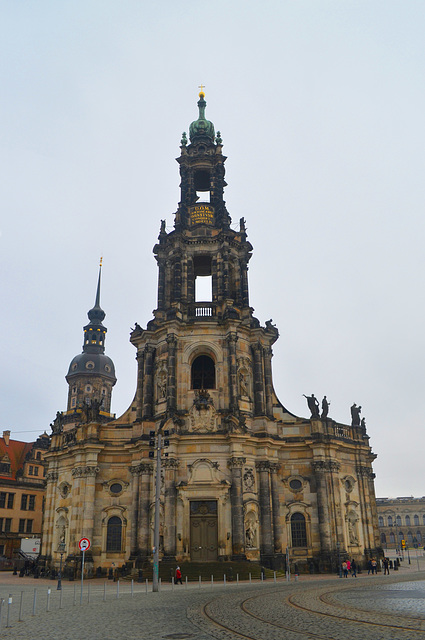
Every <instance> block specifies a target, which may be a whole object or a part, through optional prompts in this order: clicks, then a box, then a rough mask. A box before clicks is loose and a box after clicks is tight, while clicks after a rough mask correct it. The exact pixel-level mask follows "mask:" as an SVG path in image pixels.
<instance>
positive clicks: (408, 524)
mask: <svg viewBox="0 0 425 640" xmlns="http://www.w3.org/2000/svg"><path fill="white" fill-rule="evenodd" d="M406 527H410V516H406Z"/></svg>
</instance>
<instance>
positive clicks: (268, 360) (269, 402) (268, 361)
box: [264, 347, 273, 419]
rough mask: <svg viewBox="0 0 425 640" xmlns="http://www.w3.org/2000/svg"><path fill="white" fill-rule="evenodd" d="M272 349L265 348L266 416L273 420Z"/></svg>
mask: <svg viewBox="0 0 425 640" xmlns="http://www.w3.org/2000/svg"><path fill="white" fill-rule="evenodd" d="M272 356H273V352H272V348H271V347H265V348H264V382H265V390H266V415H267V416H268V417H269V418H272V419H273V381H272Z"/></svg>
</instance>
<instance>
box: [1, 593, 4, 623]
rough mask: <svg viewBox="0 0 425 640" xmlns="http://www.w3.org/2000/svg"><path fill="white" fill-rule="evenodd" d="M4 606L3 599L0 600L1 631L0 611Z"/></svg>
mask: <svg viewBox="0 0 425 640" xmlns="http://www.w3.org/2000/svg"><path fill="white" fill-rule="evenodd" d="M3 605H4V598H0V629H1V610H2V607H3Z"/></svg>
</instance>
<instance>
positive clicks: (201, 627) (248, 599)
mask: <svg viewBox="0 0 425 640" xmlns="http://www.w3.org/2000/svg"><path fill="white" fill-rule="evenodd" d="M56 584H57V583H56V582H55V581H47V580H43V581H41V580H37V581H34V579H31V578H23V579H19V578H17V577H12V576H10V575H9V576H8V577H7V578H6V577H5V578H3V576H1V575H0V598H3V599H5V602H4V603H3V605H2V611H1V616H0V622H1V628H0V637H2V638H3V637H4V638H17V639H18V638H19V639H25V640H39V639H40V640H41V639H42V640H53V638H54V639H55V640H56V639H57V638H60V639H61V640H85V639H86V638H87V639H90V640H100V639H102V640H112V639H113V640H121V639H126V640H133V639H136V638H137V639H138V640H162V639H164V640H185V639H186V638H187V639H188V640H212V639H218V640H240V638H245V639H248V640H250V639H251V640H283V639H284V640H319V639H321V638H323V639H325V638H326V639H327V640H383V639H384V638H385V640H419V638H420V639H421V640H424V638H425V573H424V572H416V573H413V572H412V573H409V574H406V573H404V574H399V575H397V574H392V575H391V576H382V575H378V576H367V575H362V576H359V578H357V579H352V578H350V579H348V580H341V579H339V578H336V577H331V578H329V577H324V576H315V577H313V578H310V577H302V578H300V580H299V581H298V582H295V581H293V580H292V581H291V582H290V583H287V582H285V581H278V582H277V583H274V582H273V580H268V581H266V582H265V583H264V584H260V583H258V582H257V583H256V584H251V585H250V584H247V583H240V584H239V585H236V583H230V584H227V586H226V587H224V586H223V585H216V584H215V585H214V586H213V588H211V585H210V584H208V583H205V582H204V583H203V584H202V588H201V589H200V588H199V585H198V584H197V583H195V584H189V586H188V587H187V588H186V587H185V586H184V585H183V586H182V587H181V586H179V587H177V586H176V587H174V589H173V590H172V589H171V586H170V585H164V586H163V587H162V590H161V592H160V593H152V592H151V590H150V589H151V586H150V585H149V589H148V592H147V593H146V588H145V585H136V584H135V585H134V588H133V592H132V591H131V584H130V583H129V582H125V583H124V582H122V581H121V583H120V585H119V586H118V585H117V584H114V583H111V582H109V583H104V582H103V581H98V580H93V581H90V594H89V593H88V584H89V583H88V581H86V583H85V586H84V592H83V600H82V604H80V595H81V592H80V583H75V584H72V583H71V584H70V583H63V591H62V599H60V598H61V596H60V591H57V590H56ZM104 584H106V592H105V586H104ZM35 585H36V586H35ZM35 588H36V589H37V598H36V612H35V615H32V614H33V606H34V589H35ZM48 589H50V594H48V592H47V590H48ZM9 594H12V603H11V604H10V606H9V607H8V604H7V603H8V597H9ZM21 594H22V595H21ZM105 594H106V601H104V598H105ZM117 596H118V597H117ZM21 598H22V607H21ZM89 599H90V602H88V600H89ZM74 603H75V604H74ZM60 607H62V608H60ZM47 608H49V611H47ZM8 609H9V625H10V626H9V627H7V626H6V624H7V614H8ZM19 617H21V618H22V619H21V621H19Z"/></svg>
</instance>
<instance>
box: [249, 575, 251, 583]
mask: <svg viewBox="0 0 425 640" xmlns="http://www.w3.org/2000/svg"><path fill="white" fill-rule="evenodd" d="M249 584H251V572H250V574H249Z"/></svg>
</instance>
